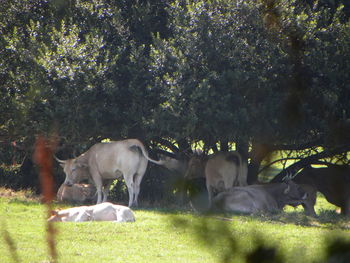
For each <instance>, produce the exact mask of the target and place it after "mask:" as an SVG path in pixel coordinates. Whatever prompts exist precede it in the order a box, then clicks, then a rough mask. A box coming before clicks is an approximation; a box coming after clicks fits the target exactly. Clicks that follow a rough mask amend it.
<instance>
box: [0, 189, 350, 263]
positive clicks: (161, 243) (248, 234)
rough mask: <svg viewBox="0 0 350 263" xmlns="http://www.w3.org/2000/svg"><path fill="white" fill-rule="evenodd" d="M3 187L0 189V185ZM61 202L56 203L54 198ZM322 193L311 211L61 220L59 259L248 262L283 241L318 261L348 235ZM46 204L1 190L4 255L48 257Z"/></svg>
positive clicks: (295, 257) (299, 255)
mask: <svg viewBox="0 0 350 263" xmlns="http://www.w3.org/2000/svg"><path fill="white" fill-rule="evenodd" d="M0 190H2V189H0ZM57 206H58V205H57ZM334 209H335V207H334V206H332V205H330V204H329V203H327V202H326V201H325V200H324V198H323V197H322V196H321V197H320V198H319V199H318V203H317V207H316V212H317V213H319V215H320V216H319V218H317V219H314V218H310V217H307V216H305V215H304V214H303V212H302V208H301V209H300V208H298V209H293V208H288V209H286V211H285V212H283V213H279V214H273V215H269V216H267V215H261V216H243V215H232V214H229V215H227V214H226V215H211V216H199V215H196V214H194V213H192V212H190V211H175V210H169V211H167V210H166V209H138V210H135V211H134V212H135V216H136V222H135V223H112V222H86V223H56V224H55V227H56V228H57V231H58V234H57V237H56V241H57V250H58V255H59V256H58V262H64V263H70V262H71V263H79V262H84V263H89V262H94V263H95V262H99V263H103V262H123V263H127V262H137V263H142V262H200V263H205V262H221V261H222V260H224V259H225V257H226V258H229V259H233V260H234V261H233V262H244V261H242V259H241V257H240V256H241V255H245V254H247V253H250V252H251V251H252V250H254V248H255V247H256V246H257V245H259V244H260V242H261V240H263V241H264V244H265V245H267V246H269V247H273V248H278V251H279V253H281V254H282V255H283V257H284V259H285V260H284V262H314V261H315V260H316V261H319V260H321V259H322V257H323V256H324V250H325V246H326V244H327V238H329V237H330V236H334V235H336V236H346V237H345V238H347V239H348V240H349V237H347V236H349V233H350V222H349V220H348V219H346V218H344V217H342V216H340V215H338V214H336V213H335V212H334ZM45 215H46V207H45V206H44V205H42V204H40V202H38V200H37V199H35V198H33V197H32V196H30V195H29V196H28V195H26V194H25V193H23V192H22V193H17V194H14V195H12V196H8V195H7V196H2V197H0V226H1V238H0V262H14V261H13V257H12V256H11V253H10V250H9V248H8V246H9V244H8V242H5V238H4V237H5V236H6V233H9V235H10V237H11V239H12V240H13V242H14V244H15V246H16V253H17V256H18V258H19V262H40V263H44V262H50V258H49V256H48V248H47V244H46V230H45V229H46V220H45Z"/></svg>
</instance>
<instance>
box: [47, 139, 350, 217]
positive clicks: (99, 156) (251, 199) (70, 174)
mask: <svg viewBox="0 0 350 263" xmlns="http://www.w3.org/2000/svg"><path fill="white" fill-rule="evenodd" d="M56 160H57V161H58V162H59V163H60V165H61V166H62V168H63V170H64V173H65V175H66V178H65V181H64V182H63V184H62V185H61V187H60V188H59V190H58V193H57V198H58V200H59V201H75V202H86V201H96V203H97V204H96V205H94V206H80V207H73V208H69V209H65V210H61V211H54V212H53V215H52V217H51V218H50V219H49V221H91V220H97V221H100V220H107V221H115V222H124V221H131V222H132V221H135V217H134V215H133V212H132V210H131V209H130V207H133V206H137V205H138V195H139V191H140V184H141V180H142V178H143V176H144V174H145V171H146V168H147V164H148V162H152V163H155V164H157V165H162V166H164V167H166V168H167V169H169V170H177V172H179V173H182V174H184V177H185V179H186V180H188V181H191V180H193V179H196V178H205V182H206V189H207V193H208V200H207V203H206V205H205V206H202V207H201V208H200V210H201V212H207V211H220V212H239V213H248V214H252V213H260V212H273V211H278V210H282V209H283V207H284V206H286V205H291V206H298V205H302V206H303V207H304V210H305V213H306V214H307V215H310V216H317V215H316V213H315V209H314V206H315V203H316V197H317V192H321V193H322V194H323V195H324V196H325V198H326V199H327V201H328V202H330V203H332V204H334V205H336V206H338V207H340V208H341V213H342V214H344V215H349V214H350V168H349V167H348V166H339V165H331V166H329V167H325V168H313V167H311V166H308V167H306V168H304V169H303V170H302V171H301V172H299V173H298V174H296V175H293V176H291V175H287V176H286V177H285V178H284V180H283V181H282V182H279V183H257V184H253V185H248V184H247V174H248V167H247V161H246V160H244V159H243V158H242V156H241V155H240V154H239V153H238V152H236V151H231V152H218V153H215V154H213V155H211V156H206V158H203V156H200V155H193V156H192V157H191V159H190V160H189V161H188V162H186V163H185V162H183V161H179V160H176V159H174V158H170V157H166V156H161V158H160V160H159V161H157V160H153V159H151V158H150V157H149V156H148V153H147V150H146V149H145V147H144V145H143V144H142V143H141V142H140V141H139V140H137V139H126V140H121V141H114V142H109V143H97V144H95V145H94V146H92V147H91V148H90V149H89V150H88V151H86V152H85V153H83V154H81V155H80V156H78V157H77V158H74V159H68V160H60V159H58V158H57V157H56ZM120 178H124V181H125V183H126V186H127V189H128V193H129V203H128V206H129V207H125V206H118V205H114V204H111V203H108V202H107V197H108V192H109V188H110V186H111V184H112V182H113V180H115V179H120ZM85 180H89V181H90V182H91V183H90V184H82V183H81V182H82V181H85ZM96 197H97V198H96Z"/></svg>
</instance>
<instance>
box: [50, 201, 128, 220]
mask: <svg viewBox="0 0 350 263" xmlns="http://www.w3.org/2000/svg"><path fill="white" fill-rule="evenodd" d="M48 221H49V222H86V221H113V222H134V221H135V216H134V213H133V212H132V210H131V209H130V208H129V207H126V206H122V205H114V204H112V203H108V202H105V203H101V204H97V205H92V206H78V207H72V208H68V209H64V210H59V211H52V215H51V217H50V218H49V219H48Z"/></svg>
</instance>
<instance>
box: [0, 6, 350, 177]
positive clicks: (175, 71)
mask: <svg viewBox="0 0 350 263" xmlns="http://www.w3.org/2000/svg"><path fill="white" fill-rule="evenodd" d="M344 5H345V6H344ZM0 8H1V11H0V12H1V15H0V46H1V49H0V93H1V94H0V112H1V114H0V143H1V145H2V147H3V149H5V151H2V152H1V153H0V160H1V162H3V163H11V162H12V161H13V158H12V156H13V152H15V153H16V158H17V161H18V162H20V161H21V160H22V159H23V158H24V157H25V156H27V157H28V156H30V152H31V150H32V148H31V147H32V145H33V142H34V140H35V136H36V135H37V134H52V133H56V134H58V136H59V139H60V148H59V149H58V150H59V152H60V154H61V156H62V157H64V158H68V157H71V156H72V154H73V152H78V153H80V152H82V151H83V150H85V149H87V147H89V146H91V145H92V144H94V143H96V142H97V141H101V140H102V139H105V138H110V139H121V138H131V137H136V138H140V139H141V140H142V141H144V142H145V143H147V144H148V145H149V146H153V147H160V146H166V147H168V149H170V150H172V151H173V152H177V151H188V150H189V147H190V146H191V145H193V143H197V142H203V143H204V144H200V145H201V147H204V149H205V150H208V149H213V150H214V151H215V150H217V148H220V149H223V150H226V149H228V148H229V147H231V146H232V145H236V148H238V149H240V150H241V151H243V152H245V153H248V151H249V152H250V159H251V161H250V175H251V176H252V177H255V176H256V174H257V172H258V170H259V167H260V165H261V162H262V161H263V160H264V159H266V157H267V156H269V155H270V154H271V153H272V152H278V151H282V150H283V153H281V155H282V157H292V158H295V157H298V158H304V159H303V160H304V163H300V162H299V164H298V166H296V167H295V169H296V170H297V169H298V168H300V167H301V166H302V165H303V164H305V163H306V162H315V161H316V160H319V159H324V158H329V157H334V156H335V157H336V160H341V161H343V162H344V161H346V159H347V158H346V154H347V152H348V151H349V147H350V144H349V141H350V140H349V130H350V129H349V127H350V122H349V116H350V108H349V107H350V104H349V103H348V102H349V100H350V87H349V83H350V74H349V72H350V61H349V60H350V46H349V43H350V22H349V4H348V3H347V1H327V0H323V1H311V0H309V1H297V0H294V1H287V0H279V1H267V0H266V1H264V0H261V1H258V3H257V1H252V0H248V1H239V0H237V1H232V0H216V1H199V0H197V1H196V0H187V1H186V0H173V1H165V0H157V1H147V0H132V1H108V0H93V1H82V0H70V1H64V0H55V1H41V0H40V1H39V0H31V1H19V0H15V1H14V0H11V1H9V0H7V1H2V5H1V7H0ZM13 142H15V143H13ZM28 154H29V155H28ZM285 154H287V155H288V156H283V155H285ZM305 158H306V159H305ZM305 160H306V161H305ZM327 160H329V159H327Z"/></svg>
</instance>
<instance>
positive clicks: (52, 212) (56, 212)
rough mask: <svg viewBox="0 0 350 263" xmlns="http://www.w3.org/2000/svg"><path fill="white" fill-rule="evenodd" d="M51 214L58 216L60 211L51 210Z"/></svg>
mask: <svg viewBox="0 0 350 263" xmlns="http://www.w3.org/2000/svg"><path fill="white" fill-rule="evenodd" d="M50 214H51V216H57V215H58V210H51V212H50Z"/></svg>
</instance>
